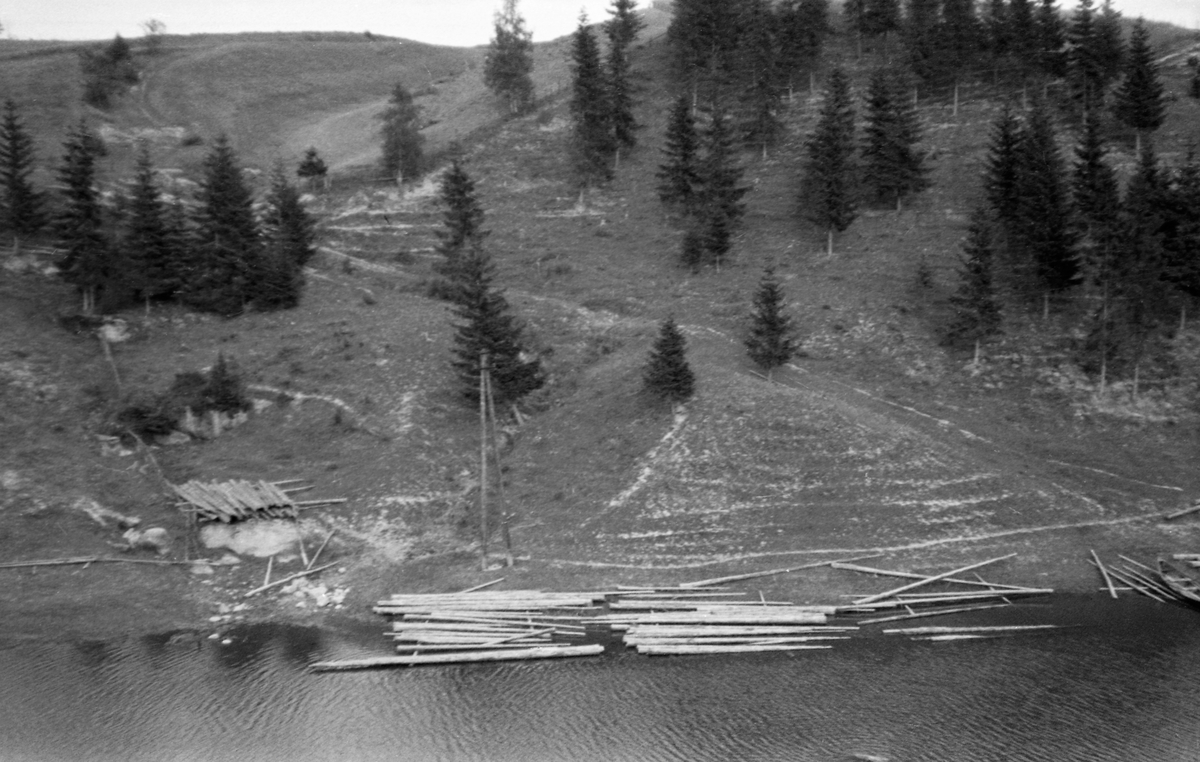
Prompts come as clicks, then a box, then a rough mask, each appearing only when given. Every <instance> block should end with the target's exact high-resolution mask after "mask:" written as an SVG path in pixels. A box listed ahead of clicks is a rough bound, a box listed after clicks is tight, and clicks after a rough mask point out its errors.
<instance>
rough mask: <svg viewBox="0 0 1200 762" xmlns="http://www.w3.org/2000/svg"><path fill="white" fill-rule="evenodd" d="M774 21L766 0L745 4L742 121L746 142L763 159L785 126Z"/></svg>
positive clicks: (742, 57) (742, 51)
mask: <svg viewBox="0 0 1200 762" xmlns="http://www.w3.org/2000/svg"><path fill="white" fill-rule="evenodd" d="M775 23H776V19H775V14H774V13H773V12H772V9H771V7H770V6H769V5H768V4H767V3H766V2H765V1H764V0H748V1H747V2H744V3H743V4H742V28H743V38H744V42H743V43H742V46H741V55H740V56H739V69H740V75H741V76H740V80H741V82H742V83H743V88H742V93H741V98H740V100H741V106H742V117H741V120H740V121H741V128H742V134H743V138H744V139H745V141H746V143H747V144H748V145H751V146H757V147H759V148H760V149H761V151H762V156H763V158H766V156H767V148H768V147H769V146H771V145H772V144H774V143H775V140H776V139H777V138H778V137H779V134H780V132H781V131H782V129H783V123H782V122H781V121H780V119H779V115H778V112H779V106H780V102H781V100H782V91H781V90H780V87H779V79H780V76H779V71H780V52H779V45H778V37H777V34H776V32H775Z"/></svg>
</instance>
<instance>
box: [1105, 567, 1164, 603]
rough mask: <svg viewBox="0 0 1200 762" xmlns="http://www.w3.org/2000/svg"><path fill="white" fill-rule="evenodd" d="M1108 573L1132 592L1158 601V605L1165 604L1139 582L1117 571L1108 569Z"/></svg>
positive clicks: (1162, 599)
mask: <svg viewBox="0 0 1200 762" xmlns="http://www.w3.org/2000/svg"><path fill="white" fill-rule="evenodd" d="M1108 573H1109V574H1111V575H1113V576H1114V577H1116V578H1117V579H1118V580H1119V581H1121V582H1124V583H1125V584H1126V585H1129V586H1130V587H1132V588H1133V589H1134V590H1137V591H1138V592H1139V593H1141V594H1142V595H1144V596H1146V597H1147V598H1153V599H1154V600H1156V601H1158V602H1159V603H1166V599H1165V598H1162V597H1160V596H1159V595H1158V594H1157V593H1155V592H1153V591H1152V590H1150V589H1149V588H1147V587H1146V586H1145V585H1142V584H1140V583H1139V582H1137V581H1135V580H1133V579H1131V578H1129V577H1127V576H1125V575H1124V574H1122V573H1121V572H1120V571H1118V570H1117V569H1112V568H1110V569H1109V570H1108Z"/></svg>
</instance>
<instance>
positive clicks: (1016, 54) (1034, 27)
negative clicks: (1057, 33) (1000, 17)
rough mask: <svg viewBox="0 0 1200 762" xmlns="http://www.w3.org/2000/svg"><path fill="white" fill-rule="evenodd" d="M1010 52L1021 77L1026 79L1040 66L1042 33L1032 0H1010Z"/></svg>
mask: <svg viewBox="0 0 1200 762" xmlns="http://www.w3.org/2000/svg"><path fill="white" fill-rule="evenodd" d="M1008 29H1009V40H1011V43H1012V44H1011V48H1010V50H1009V53H1010V55H1011V60H1012V64H1013V67H1014V68H1015V69H1016V70H1017V72H1019V79H1021V80H1025V79H1027V78H1028V77H1029V75H1030V74H1032V73H1033V72H1034V71H1036V70H1038V69H1039V67H1040V60H1041V59H1040V50H1041V48H1040V41H1041V34H1040V30H1039V27H1038V22H1037V21H1036V20H1035V18H1034V9H1033V4H1032V0H1009V3H1008Z"/></svg>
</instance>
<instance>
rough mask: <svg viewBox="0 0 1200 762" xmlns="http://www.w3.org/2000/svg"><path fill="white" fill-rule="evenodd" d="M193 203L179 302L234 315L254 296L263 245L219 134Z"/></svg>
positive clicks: (237, 172)
mask: <svg viewBox="0 0 1200 762" xmlns="http://www.w3.org/2000/svg"><path fill="white" fill-rule="evenodd" d="M199 202H200V206H199V209H198V210H197V214H196V219H195V237H194V239H193V243H192V246H191V253H190V262H189V268H188V269H189V272H188V275H187V278H186V279H185V282H184V284H183V292H182V296H183V299H184V302H185V303H187V304H188V305H190V306H192V307H194V308H196V309H198V310H202V311H205V312H216V313H218V314H220V315H226V316H232V315H237V314H240V313H241V312H242V311H244V310H245V308H246V307H247V306H248V305H249V304H250V303H251V302H252V301H254V298H255V296H256V294H255V290H254V287H255V283H254V281H255V276H256V274H257V273H258V272H259V262H260V259H261V258H262V254H263V249H262V238H261V236H260V233H259V228H258V222H257V220H256V219H255V216H254V199H253V196H252V195H251V192H250V188H249V187H248V186H247V185H246V182H245V180H244V179H243V177H242V170H241V167H240V166H239V165H238V161H237V156H236V154H235V153H234V151H233V147H232V146H230V145H229V139H228V137H226V136H225V135H224V134H222V135H219V136H218V137H217V139H216V141H215V142H214V143H213V147H212V150H211V151H209V154H208V156H206V157H205V159H204V177H203V179H202V180H201V182H200V191H199Z"/></svg>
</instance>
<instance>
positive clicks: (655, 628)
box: [626, 625, 859, 638]
mask: <svg viewBox="0 0 1200 762" xmlns="http://www.w3.org/2000/svg"><path fill="white" fill-rule="evenodd" d="M858 629H859V628H858V627H806V626H803V625H801V626H787V625H780V626H750V627H738V626H732V625H713V626H710V627H677V626H673V625H634V626H632V627H630V628H629V629H628V630H626V634H627V636H629V637H640V636H642V635H646V636H649V637H676V638H679V637H694V636H700V635H717V636H720V635H729V636H746V637H780V636H784V635H808V634H814V633H827V632H857V631H858Z"/></svg>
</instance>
